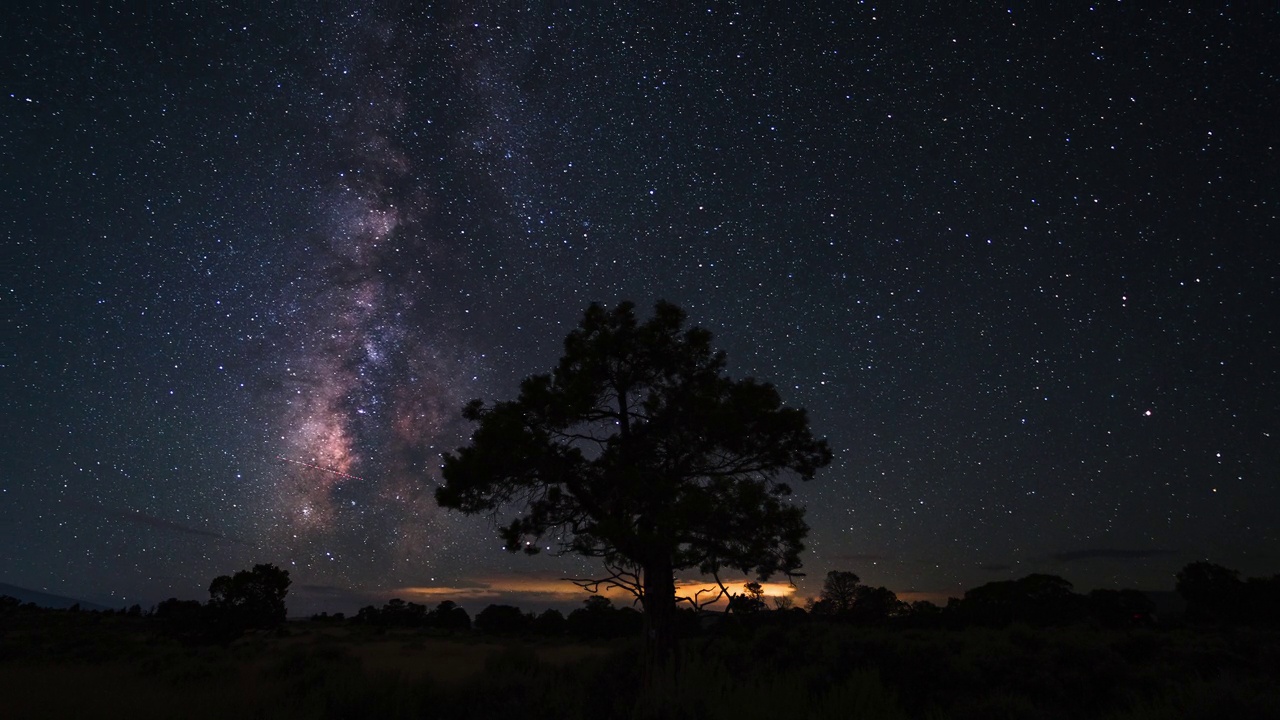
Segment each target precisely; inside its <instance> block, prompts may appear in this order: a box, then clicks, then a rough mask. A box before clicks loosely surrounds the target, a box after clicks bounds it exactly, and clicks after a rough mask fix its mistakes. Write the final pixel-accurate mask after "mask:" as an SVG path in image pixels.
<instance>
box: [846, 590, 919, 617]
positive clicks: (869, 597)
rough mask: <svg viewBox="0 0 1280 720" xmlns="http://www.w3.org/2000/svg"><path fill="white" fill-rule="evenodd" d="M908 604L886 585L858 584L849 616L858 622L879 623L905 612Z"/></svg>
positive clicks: (902, 614) (900, 615)
mask: <svg viewBox="0 0 1280 720" xmlns="http://www.w3.org/2000/svg"><path fill="white" fill-rule="evenodd" d="M908 610H909V606H908V605H907V604H906V603H905V602H902V601H901V600H899V599H898V596H897V594H895V593H894V592H893V591H892V590H890V589H889V588H886V587H874V588H873V587H871V586H869V585H859V586H858V589H857V591H856V592H855V597H854V602H853V608H852V609H851V610H850V611H849V613H848V615H849V617H850V618H851V619H852V620H854V621H856V622H860V623H865V624H871V625H876V624H881V623H885V622H888V621H889V620H890V619H893V618H898V617H902V616H904V615H906V614H907V612H908Z"/></svg>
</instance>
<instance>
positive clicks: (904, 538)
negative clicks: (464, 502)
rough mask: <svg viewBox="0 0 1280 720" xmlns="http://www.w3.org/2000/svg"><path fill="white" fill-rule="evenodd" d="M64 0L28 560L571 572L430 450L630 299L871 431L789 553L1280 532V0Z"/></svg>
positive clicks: (1001, 547)
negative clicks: (476, 405) (1237, 1)
mask: <svg viewBox="0 0 1280 720" xmlns="http://www.w3.org/2000/svg"><path fill="white" fill-rule="evenodd" d="M263 4H266V3H263ZM38 5H40V6H41V7H40V8H39V9H38V10H29V11H19V10H14V9H8V10H4V11H0V13H3V16H0V58H3V59H2V60H0V320H2V321H3V325H2V333H3V334H2V336H0V390H2V391H3V396H2V397H3V402H4V412H3V428H2V431H0V582H6V583H11V584H13V585H18V586H23V587H28V588H32V589H38V590H42V591H46V592H52V593H56V594H62V595H67V596H73V597H77V598H80V599H84V600H88V601H92V602H98V603H101V604H105V605H109V606H113V607H121V606H124V605H127V604H132V603H134V602H142V603H148V602H156V601H158V600H162V599H164V598H167V597H170V596H178V597H185V598H198V599H199V598H207V592H206V588H207V586H208V583H209V581H210V580H211V579H212V578H213V577H214V576H216V575H219V574H224V573H230V572H233V571H235V570H239V569H244V568H247V567H249V566H250V565H251V564H253V563H255V562H273V563H276V564H278V565H280V566H282V567H285V568H287V569H288V570H290V572H291V574H292V577H293V580H294V587H293V589H292V592H291V594H290V608H291V611H292V612H302V611H315V610H320V609H327V610H331V611H338V610H345V611H348V612H349V611H351V610H353V609H354V608H355V607H357V606H358V605H359V604H364V602H365V601H366V600H370V601H373V600H377V601H378V602H379V603H380V602H381V601H384V600H385V599H387V598H389V597H392V596H396V595H398V596H400V597H405V598H407V599H419V600H421V599H423V598H426V599H428V600H429V601H434V599H445V598H449V599H455V600H461V601H463V602H464V604H465V605H468V606H469V607H472V608H476V607H482V606H483V604H485V603H487V602H490V601H497V600H498V599H502V600H503V601H508V602H514V603H516V604H520V605H522V606H523V607H524V608H525V609H529V610H534V609H540V608H543V607H548V606H551V605H554V604H556V603H569V604H573V603H576V602H578V601H579V600H580V599H581V598H582V597H584V596H585V594H584V593H582V592H581V591H579V590H577V589H576V588H574V587H573V586H571V585H567V584H566V583H562V582H556V579H557V578H559V577H562V576H565V575H575V576H579V575H583V574H591V573H592V571H593V569H595V568H596V566H595V565H594V564H593V563H591V562H587V561H582V560H578V559H574V558H559V559H557V558H554V557H541V558H535V559H528V558H525V557H523V556H511V555H508V554H507V553H505V552H503V551H502V549H501V543H500V541H499V540H498V539H497V536H496V533H495V532H494V531H493V530H492V528H491V527H490V525H488V524H487V522H486V521H485V520H484V519H483V518H474V517H466V516H462V515H459V514H456V513H452V512H445V511H443V510H440V509H439V508H437V507H436V505H435V503H434V500H433V497H432V492H433V489H434V487H435V486H436V485H437V483H438V482H439V465H440V453H441V452H443V451H445V450H449V449H453V448H455V447H457V446H458V445H460V444H462V443H464V442H465V440H466V438H467V436H468V433H469V426H468V425H467V423H465V422H464V421H463V420H462V419H461V417H460V409H461V407H462V405H463V404H464V403H465V402H466V401H467V400H469V399H470V398H473V397H480V398H484V399H486V400H489V401H493V400H499V399H506V398H510V397H512V396H513V395H514V393H515V391H516V387H517V384H518V382H519V380H520V379H521V378H523V377H525V376H527V375H529V374H532V373H535V372H546V371H548V370H549V369H550V368H551V367H552V366H553V365H554V363H555V361H556V360H557V359H558V357H559V355H560V350H561V343H562V340H563V338H564V335H565V334H566V333H567V332H568V331H569V330H570V329H571V328H572V327H573V326H574V325H575V324H576V323H577V321H578V320H579V318H580V317H581V314H582V311H583V310H584V309H585V308H586V306H587V305H588V304H589V303H590V302H592V301H599V302H602V303H606V304H609V305H613V304H615V303H617V302H618V301H620V300H624V299H630V300H634V301H636V302H637V303H638V304H639V306H640V307H641V308H642V309H644V310H645V313H646V314H647V312H648V310H649V309H650V308H651V307H652V304H653V302H654V301H655V300H657V299H666V300H670V301H672V302H675V303H677V304H678V305H680V306H682V307H684V308H685V309H686V310H687V311H688V313H689V317H690V321H691V322H692V323H695V324H698V325H701V326H704V327H706V328H708V329H710V330H711V331H713V332H714V333H715V336H716V343H717V345H719V346H720V347H721V348H723V349H724V350H725V351H726V352H727V353H728V357H729V362H730V368H731V373H732V374H733V375H734V376H736V377H740V376H755V377H758V378H761V379H765V380H769V381H772V382H774V383H776V384H777V385H778V386H779V388H780V390H781V392H782V395H783V397H784V398H785V399H786V400H787V402H788V403H789V404H792V405H799V406H803V407H805V408H807V409H808V410H809V412H810V417H811V421H812V425H813V428H814V431H815V433H816V434H818V435H819V436H825V437H826V438H827V439H828V440H829V442H830V444H831V446H832V448H833V449H834V450H835V452H836V459H835V461H834V462H833V463H832V465H831V466H830V467H829V468H827V469H826V470H824V471H822V472H820V473H819V475H818V477H817V478H816V479H815V480H814V481H812V482H810V483H807V484H804V485H803V486H801V487H799V488H798V492H797V496H796V497H797V500H798V501H799V502H802V503H804V504H805V505H807V507H808V515H807V517H808V520H809V523H810V525H811V526H812V531H811V533H810V536H809V543H808V545H809V547H808V550H807V551H806V553H805V554H804V561H805V570H806V571H807V572H808V576H807V577H806V578H803V579H801V580H800V581H799V585H800V587H799V589H798V591H797V592H798V596H799V597H804V596H808V595H814V594H816V593H817V591H818V590H819V588H820V580H821V577H822V576H823V575H825V573H826V572H827V571H828V570H832V569H842V570H853V571H855V572H857V573H858V574H859V575H860V576H862V579H863V580H864V581H865V582H868V583H871V584H875V585H886V586H888V587H889V588H891V589H893V590H895V591H897V592H898V593H899V594H900V595H901V596H903V597H905V598H907V599H914V598H917V597H931V598H935V599H941V598H945V597H946V596H947V595H959V594H960V593H962V592H963V590H964V589H965V588H968V587H974V586H976V585H980V584H982V583H985V582H989V581H992V580H1000V579H1008V578H1011V577H1020V576H1022V575H1025V574H1028V573H1031V572H1048V573H1053V574H1057V575H1062V576H1064V577H1066V578H1067V579H1069V580H1071V581H1073V582H1074V583H1075V585H1076V589H1077V590H1080V591H1087V590H1089V589H1092V588H1094V587H1139V588H1146V589H1170V588H1172V586H1173V574H1174V573H1175V572H1176V571H1177V570H1178V569H1179V568H1180V567H1181V566H1182V565H1184V564H1186V563H1187V562H1190V561H1193V560H1198V559H1206V558H1207V559H1209V560H1212V561H1214V562H1218V563H1221V564H1224V565H1227V566H1228V567H1232V568H1236V569H1239V570H1241V571H1242V572H1244V573H1245V574H1246V575H1261V574H1267V575H1270V574H1272V573H1275V572H1280V522H1278V521H1277V518H1280V419H1278V418H1277V410H1278V409H1280V319H1278V318H1280V277H1278V276H1280V220H1278V218H1277V213H1278V212H1280V210H1278V204H1280V148H1278V147H1277V145H1278V144H1280V130H1278V128H1280V58H1278V57H1277V47H1280V46H1277V44H1276V41H1275V38H1277V37H1280V22H1278V20H1280V14H1278V13H1277V12H1276V10H1275V9H1274V8H1271V9H1270V10H1257V11H1249V10H1246V9H1244V8H1243V7H1241V6H1237V5H1232V4H1227V3H1221V4H1212V3H1189V4H1188V3H1173V4H1157V5H1159V7H1158V9H1154V10H1152V9H1142V8H1140V7H1137V5H1139V4H1136V3H1128V2H1125V3H1119V2H1098V3H1094V4H1090V3H1086V2H1062V3H1036V4H1035V5H1037V6H1040V5H1045V6H1049V5H1052V8H1053V9H1049V10H1046V9H1042V8H1040V7H1036V8H1029V7H1022V6H1023V5H1024V4H1023V3H1016V4H1008V3H1006V4H994V3H972V4H970V3H950V2H904V3H885V4H884V6H875V5H873V4H869V3H862V2H852V1H849V2H809V3H787V4H774V5H772V8H773V9H770V10H760V9H759V7H760V6H758V5H754V4H750V3H725V2H710V3H702V4H688V3H680V2H672V3H632V2H623V3H616V4H608V5H606V4H603V3H590V2H588V3H576V2H543V3H528V4H525V3H486V2H452V3H367V4H364V3H357V2H342V1H333V2H277V3H271V4H269V5H270V6H269V7H267V8H266V9H263V8H261V7H259V5H260V4H259V3H250V2H239V1H238V0H231V1H229V2H221V3H190V2H181V3H179V2H163V1H161V0H156V1H154V2H142V1H138V2H103V3H94V4H93V5H97V6H98V9H92V10H90V9H84V8H82V7H81V5H89V3H83V4H81V3H72V4H69V5H66V6H62V5H60V4H57V3H38ZM1218 5H1220V7H1218ZM1259 5H1260V6H1265V5H1267V4H1259ZM1251 12H1253V13H1254V14H1250V13H1251ZM573 593H576V594H573Z"/></svg>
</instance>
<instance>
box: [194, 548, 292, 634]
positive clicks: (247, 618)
mask: <svg viewBox="0 0 1280 720" xmlns="http://www.w3.org/2000/svg"><path fill="white" fill-rule="evenodd" d="M290 583H291V581H290V580H289V571H288V570H282V569H280V568H278V567H276V566H275V565H271V564H265V565H254V566H253V570H241V571H239V572H237V573H236V574H235V575H219V576H218V577H216V578H214V579H213V582H212V583H210V584H209V607H210V608H212V609H214V610H216V611H218V612H220V613H222V614H223V615H225V616H227V617H228V618H235V620H236V621H237V623H238V624H240V625H243V626H244V627H246V628H253V627H257V628H269V627H275V626H277V625H280V624H281V623H283V622H284V620H285V605H284V598H285V596H286V595H288V594H289V585H290Z"/></svg>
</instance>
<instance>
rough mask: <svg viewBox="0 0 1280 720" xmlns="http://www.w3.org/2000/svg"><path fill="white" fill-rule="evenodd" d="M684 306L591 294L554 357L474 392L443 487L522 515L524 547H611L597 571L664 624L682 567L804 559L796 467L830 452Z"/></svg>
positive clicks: (825, 459) (590, 551)
mask: <svg viewBox="0 0 1280 720" xmlns="http://www.w3.org/2000/svg"><path fill="white" fill-rule="evenodd" d="M684 322H685V313H684V312H683V311H682V310H681V309H680V308H678V307H676V306H675V305H672V304H670V303H666V302H659V303H657V305H656V306H655V308H654V314H653V317H652V318H650V319H649V320H647V321H645V322H640V321H639V320H638V319H637V317H636V313H635V306H634V304H632V303H630V302H624V303H621V304H619V305H618V306H617V307H616V308H615V309H613V310H609V309H606V308H604V307H602V306H601V305H598V304H593V305H591V306H590V307H589V308H588V309H587V311H586V313H585V315H584V316H583V318H582V321H581V323H580V324H579V326H578V327H577V328H576V329H575V330H573V331H572V332H570V333H569V335H568V337H567V338H566V339H565V342H564V356H563V357H562V358H561V360H560V363H559V365H558V366H557V367H556V368H555V369H554V370H553V371H552V372H551V373H549V374H541V375H533V376H531V377H529V378H526V379H525V380H524V381H523V383H521V386H520V393H519V396H518V397H517V398H516V399H515V400H511V401H505V402H498V403H495V404H493V405H485V404H484V403H483V402H481V401H479V400H475V401H472V402H471V403H470V404H468V405H467V406H466V408H465V410H464V416H465V417H466V418H467V419H469V420H472V421H474V422H476V423H477V427H476V429H475V432H474V434H473V435H472V437H471V442H470V444H469V445H467V446H465V447H462V448H459V449H458V450H457V451H456V452H453V453H448V454H446V455H445V456H444V467H443V477H444V481H445V483H444V485H443V486H441V487H439V488H437V490H436V500H437V501H438V502H439V504H440V505H441V506H443V507H447V508H454V509H458V510H461V511H463V512H465V513H483V514H491V515H493V516H494V517H495V518H496V517H499V516H504V515H506V516H509V517H510V519H509V521H507V522H506V524H505V525H503V526H502V527H501V531H500V534H501V537H502V539H503V541H504V542H505V545H506V548H507V549H508V550H510V551H513V552H516V551H521V550H523V551H525V552H528V553H536V552H538V551H539V550H540V549H541V548H544V547H550V546H554V548H555V550H556V551H557V552H560V553H576V554H580V555H585V556H589V557H599V558H602V559H603V560H604V562H605V565H606V567H607V568H608V569H609V574H608V576H607V577H605V578H603V579H598V580H596V581H595V584H597V585H598V584H601V583H607V584H613V585H617V586H619V587H623V588H625V589H627V590H629V591H631V592H633V593H634V594H635V595H636V597H638V598H639V599H640V600H641V602H642V603H643V604H644V607H645V610H646V619H647V620H648V621H649V622H650V623H656V625H657V626H656V627H654V626H651V627H650V631H651V632H650V635H651V636H652V635H653V634H654V633H655V632H658V633H660V632H661V630H662V628H663V627H669V626H670V615H671V613H673V612H674V607H675V584H674V580H673V573H674V572H677V571H681V570H688V569H696V570H698V571H699V572H701V573H704V574H709V575H713V576H715V577H717V578H718V577H719V573H720V571H721V570H722V569H733V570H737V571H740V572H743V573H747V574H752V575H755V576H756V577H758V578H759V579H761V580H763V579H767V578H768V577H770V576H772V575H774V574H778V573H783V574H789V573H794V572H796V571H797V570H798V569H799V568H800V566H801V563H800V552H801V550H802V549H803V547H804V546H803V542H802V541H803V539H804V537H805V535H806V534H807V532H808V526H807V525H806V524H805V522H804V510H803V508H801V507H799V506H797V505H793V504H792V503H791V502H790V501H789V499H788V496H789V495H790V494H791V486H790V485H789V484H788V482H787V481H788V480H789V479H791V478H793V477H795V478H800V479H802V480H808V479H810V478H812V477H813V476H814V474H815V473H816V472H817V470H818V469H820V468H822V467H823V466H825V465H827V464H828V463H829V462H830V460H831V451H830V449H829V448H828V446H827V443H826V441H824V440H819V439H815V438H814V437H813V435H812V433H811V432H810V429H809V420H808V416H807V415H806V413H805V411H804V410H802V409H799V408H793V407H787V406H786V405H784V403H783V402H782V398H781V397H780V396H779V394H778V392H777V390H776V389H775V388H774V387H773V386H772V385H770V384H769V383H765V382H759V381H757V380H755V379H752V378H747V379H742V380H734V379H731V378H729V377H727V376H726V373H725V355H724V353H723V352H717V351H715V350H713V349H712V345H711V341H712V336H711V333H710V332H708V331H707V330H704V329H702V328H697V327H691V328H688V329H685V328H684V327H683V326H684ZM584 584H585V583H584Z"/></svg>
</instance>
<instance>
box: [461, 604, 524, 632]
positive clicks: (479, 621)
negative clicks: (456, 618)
mask: <svg viewBox="0 0 1280 720" xmlns="http://www.w3.org/2000/svg"><path fill="white" fill-rule="evenodd" d="M533 620H534V618H533V616H532V615H525V614H524V613H523V612H520V608H518V607H514V606H512V605H490V606H488V607H486V608H485V609H483V610H481V611H480V614H479V615H476V622H475V625H476V629H477V630H479V631H480V632H483V633H487V634H491V635H523V634H525V633H527V632H529V630H530V629H531V627H532V626H533Z"/></svg>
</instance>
